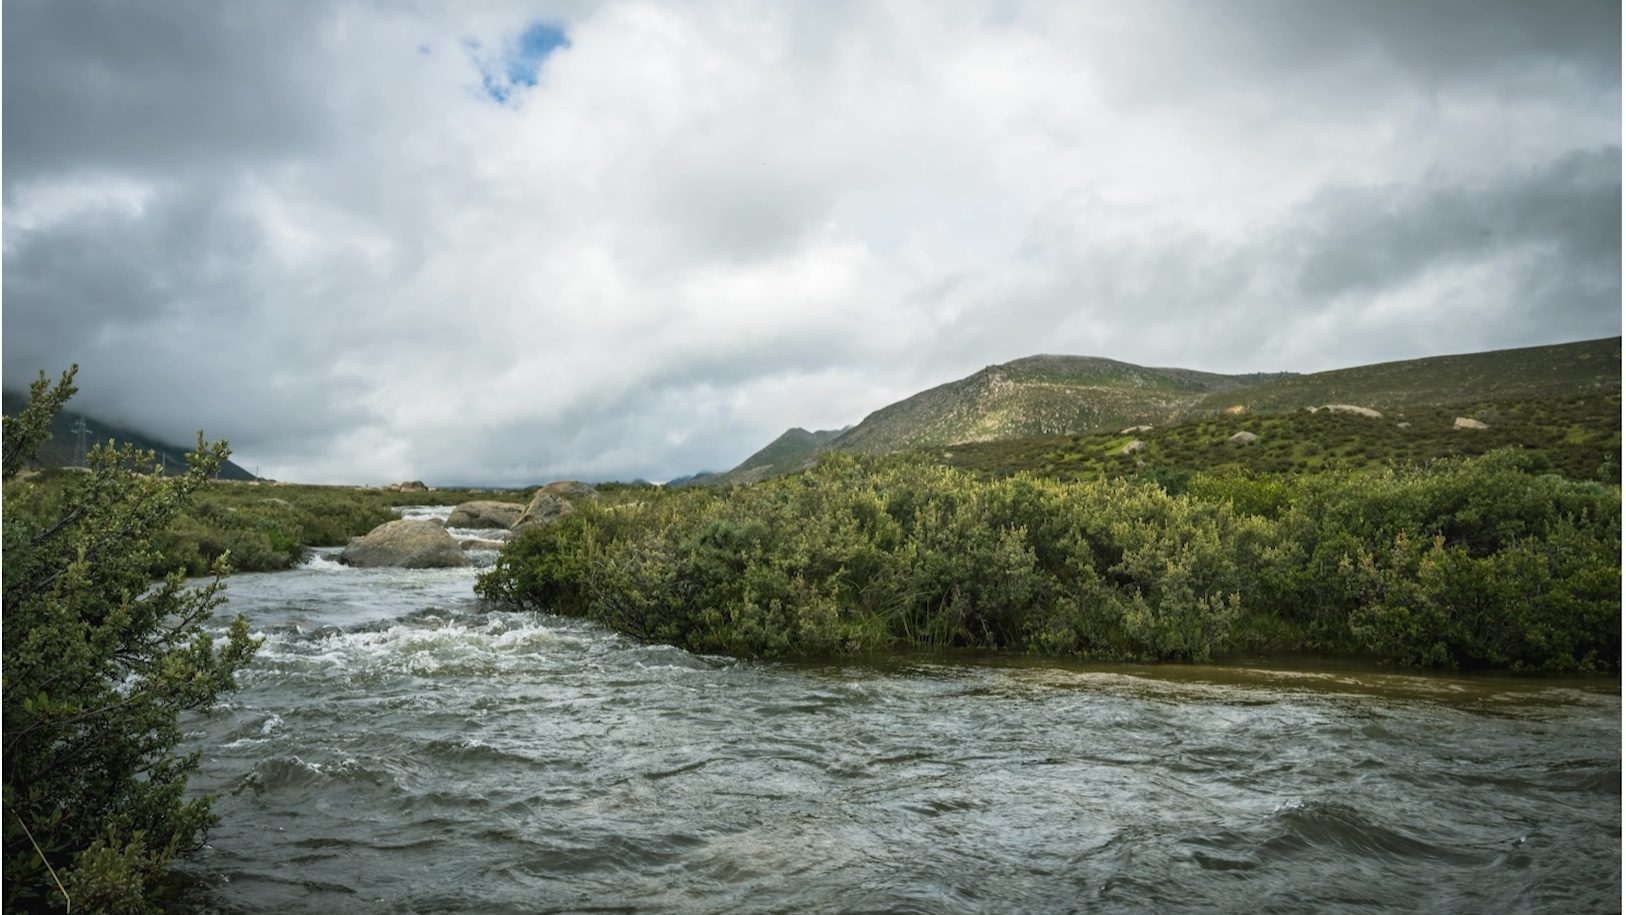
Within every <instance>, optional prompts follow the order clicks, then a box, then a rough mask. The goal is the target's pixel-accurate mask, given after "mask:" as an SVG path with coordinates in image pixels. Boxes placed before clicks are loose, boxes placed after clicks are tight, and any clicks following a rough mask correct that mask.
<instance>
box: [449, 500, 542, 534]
mask: <svg viewBox="0 0 1626 915" xmlns="http://www.w3.org/2000/svg"><path fill="white" fill-rule="evenodd" d="M524 512H525V506H523V505H520V504H518V503H515V502H496V501H490V500H480V501H476V502H464V503H463V504H461V505H459V506H457V507H456V508H454V509H452V513H451V515H449V516H448V517H447V518H446V526H447V527H460V528H483V529H484V528H504V529H506V528H509V527H512V526H513V524H514V522H515V521H518V520H519V516H520V515H521V514H523V513H524Z"/></svg>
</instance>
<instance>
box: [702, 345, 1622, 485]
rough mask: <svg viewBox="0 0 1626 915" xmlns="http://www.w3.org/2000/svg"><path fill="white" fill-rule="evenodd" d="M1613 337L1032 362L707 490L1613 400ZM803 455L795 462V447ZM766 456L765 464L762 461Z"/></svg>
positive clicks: (781, 454) (956, 385)
mask: <svg viewBox="0 0 1626 915" xmlns="http://www.w3.org/2000/svg"><path fill="white" fill-rule="evenodd" d="M1620 344H1621V338H1620V337H1618V336H1617V337H1605V338H1600V339H1596V340H1583V341H1577V342H1573V343H1560V344H1550V345H1544V346H1533V347H1516V348H1511V349H1502V350H1487V351H1484V352H1479V353H1464V354H1454V355H1446V356H1426V357H1422V358H1419V359H1405V360H1395V361H1391V362H1382V363H1372V364H1368V365H1360V366H1351V367H1347V368H1342V369H1330V370H1327V371H1324V372H1311V373H1303V374H1300V373H1293V372H1254V373H1248V374H1240V375H1225V374H1219V373H1214V372H1203V371H1198V370H1195V369H1184V368H1170V367H1147V366H1139V365H1135V364H1133V363H1128V362H1121V361H1118V360H1115V359H1109V358H1106V357H1101V356H1065V355H1053V354H1038V355H1033V356H1025V357H1022V358H1020V359H1014V360H1011V361H1010V362H1005V363H1000V364H997V365H990V366H986V367H984V368H982V369H980V370H978V371H976V372H973V373H972V374H971V375H968V376H966V377H964V378H961V379H958V380H955V381H950V382H947V383H945V384H941V385H937V386H935V387H932V388H928V389H926V390H924V391H921V392H920V393H918V394H914V395H912V396H910V397H906V398H904V399H903V400H900V401H897V402H895V403H892V404H888V405H887V406H884V407H882V408H880V409H878V410H875V411H874V412H872V413H870V414H869V415H868V416H866V417H864V419H863V420H862V421H861V422H859V423H858V424H856V425H854V426H851V427H849V428H848V429H847V430H846V431H844V432H843V433H842V434H840V435H838V436H836V437H835V438H833V439H830V440H828V441H825V442H823V443H822V444H821V443H808V442H806V441H805V440H804V439H801V438H800V437H796V436H792V433H794V432H803V433H804V434H806V433H805V430H801V429H791V430H788V431H787V432H786V433H784V434H783V435H781V436H780V437H779V438H777V439H775V440H774V442H773V443H771V444H770V445H769V446H768V447H766V448H764V449H762V450H761V451H759V452H757V454H754V455H752V457H750V458H747V459H746V460H745V461H744V462H742V463H741V464H740V465H739V466H738V467H736V468H734V469H733V470H730V471H727V472H725V473H721V474H716V475H713V476H710V477H708V478H706V479H705V480H704V482H705V483H707V484H709V485H716V484H731V483H745V482H755V481H756V480H760V479H764V478H766V477H768V476H773V475H776V474H777V473H786V472H793V471H795V470H800V469H805V468H807V467H809V466H811V465H812V463H813V461H814V460H815V459H816V458H817V456H818V454H819V453H820V452H821V451H824V450H830V449H833V450H840V451H854V452H860V453H865V454H888V453H892V452H896V451H906V450H912V449H918V448H937V447H947V446H951V445H960V444H966V443H978V442H991V441H1004V440H1010V439H1019V438H1030V437H1039V436H1046V435H1075V434H1084V433H1096V432H1103V431H1114V430H1117V429H1128V428H1133V427H1137V426H1154V427H1155V426H1160V425H1165V424H1168V423H1174V422H1180V421H1184V420H1188V419H1193V418H1197V417H1201V416H1211V415H1220V414H1227V413H1237V412H1249V413H1256V412H1283V411H1289V410H1296V409H1304V408H1309V407H1316V406H1323V405H1327V404H1335V403H1337V404H1342V403H1348V404H1358V405H1361V406H1365V407H1373V408H1379V409H1381V408H1394V407H1400V406H1408V405H1421V404H1433V405H1439V406H1445V405H1450V404H1453V403H1470V402H1474V401H1480V400H1486V399H1489V398H1492V397H1501V398H1520V397H1543V396H1560V395H1563V394H1566V393H1572V392H1582V391H1587V390H1599V389H1603V390H1613V391H1618V390H1619V389H1620V386H1621V385H1620V376H1621V373H1620ZM797 443H802V445H803V447H801V449H800V450H797V449H796V448H795V447H794V446H795V445H796V444H797ZM770 449H772V450H773V451H774V454H773V460H772V461H766V460H762V459H761V456H762V455H764V454H765V453H767V452H769V451H770Z"/></svg>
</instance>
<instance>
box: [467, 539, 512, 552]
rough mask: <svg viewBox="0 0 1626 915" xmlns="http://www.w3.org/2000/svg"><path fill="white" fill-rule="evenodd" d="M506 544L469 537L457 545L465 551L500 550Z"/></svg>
mask: <svg viewBox="0 0 1626 915" xmlns="http://www.w3.org/2000/svg"><path fill="white" fill-rule="evenodd" d="M506 543H507V541H505V540H487V539H485V538H483V537H469V538H467V539H465V540H459V541H458V542H457V545H458V547H459V548H460V549H465V550H500V549H502V548H503V546H504V545H505V544H506Z"/></svg>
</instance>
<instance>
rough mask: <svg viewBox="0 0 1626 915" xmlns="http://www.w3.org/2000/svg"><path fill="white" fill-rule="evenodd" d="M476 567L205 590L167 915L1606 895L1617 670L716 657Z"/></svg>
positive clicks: (1161, 907) (1499, 906)
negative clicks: (1439, 670) (229, 624)
mask: <svg viewBox="0 0 1626 915" xmlns="http://www.w3.org/2000/svg"><path fill="white" fill-rule="evenodd" d="M489 555H490V554H486V558H487V560H488V561H489ZM477 572H478V569H453V570H431V571H405V570H398V569H376V570H359V569H349V568H345V567H343V566H340V565H339V564H338V563H336V562H335V561H334V551H319V552H318V553H317V554H316V555H315V556H314V557H313V559H312V560H311V561H310V562H308V563H307V564H306V565H305V566H304V567H302V568H300V569H297V570H294V571H289V572H279V573H270V574H253V575H239V576H236V577H234V578H232V579H231V581H230V585H229V590H228V594H229V596H230V598H231V603H230V605H229V606H228V607H227V608H226V613H225V614H222V616H225V615H227V614H229V613H232V612H242V613H243V614H245V615H246V616H247V617H248V619H249V620H250V622H251V624H252V627H253V628H254V629H255V630H256V631H257V632H259V633H260V634H263V635H264V636H265V644H264V646H263V647H262V648H261V649H260V652H259V655H258V657H257V658H256V660H255V661H254V663H253V665H252V666H251V668H250V669H249V670H247V671H246V672H245V673H244V674H243V675H242V676H241V678H240V683H241V686H242V688H241V690H240V691H238V692H236V693H234V694H231V695H230V696H229V697H227V701H226V703H225V704H224V705H223V706H222V707H221V708H219V709H217V710H216V711H214V712H212V713H211V714H209V715H207V716H195V717H193V718H190V719H188V721H187V727H188V735H189V736H188V739H189V741H190V743H191V745H192V746H195V747H196V748H198V749H200V750H201V751H202V753H203V760H202V767H201V770H200V771H199V773H198V774H197V775H196V776H195V777H194V778H193V780H192V786H193V788H194V789H196V790H199V791H204V792H208V793H211V794H215V795H217V796H218V798H219V800H218V801H217V803H216V807H215V809H216V812H217V813H219V814H220V815H221V817H222V820H221V822H220V824H219V825H218V826H217V827H216V828H214V829H213V830H212V831H211V832H210V834H209V837H208V845H207V846H206V847H205V848H204V849H203V851H202V852H201V853H199V854H197V855H194V856H193V857H191V858H190V859H188V860H186V861H184V862H183V863H182V865H181V870H182V872H183V874H184V875H185V877H186V880H187V883H188V888H187V891H186V894H185V903H186V909H187V911H191V912H196V913H208V912H221V913H261V912H264V913H300V912H310V913H323V915H339V913H351V912H420V913H443V912H444V913H453V912H471V913H472V912H478V913H536V912H640V913H664V912H671V913H711V912H715V913H724V912H829V913H838V912H839V913H847V912H851V913H858V912H877V913H880V912H922V913H961V912H964V913H974V912H975V913H982V912H986V913H1011V912H1032V913H1049V912H1057V913H1059V912H1147V913H1152V912H1157V913H1163V912H1216V911H1218V912H1318V913H1320V912H1348V913H1355V912H1397V911H1406V912H1421V911H1428V912H1563V913H1574V912H1614V911H1620V908H1621V829H1620V827H1621V793H1620V789H1621V765H1620V756H1621V730H1620V722H1621V707H1620V682H1619V681H1618V680H1573V681H1555V680H1517V679H1510V678H1488V677H1474V678H1468V677H1450V676H1418V675H1404V674H1397V673H1388V672H1382V671H1374V670H1369V669H1353V668H1337V667H1314V666H1304V665H1301V666H1299V667H1296V668H1284V667H1248V666H1241V665H1231V666H1168V667H1164V666H1158V667H1134V666H1105V665H1076V664H1064V663H1053V662H1047V663H1034V662H1031V661H1029V662H1022V661H1016V660H1003V661H1001V660H999V659H981V660H977V659H957V660H956V659H944V658H919V657H916V658H902V659H890V660H879V661H875V662H867V663H857V662H854V663H842V662H837V663H819V664H814V663H766V662H753V661H737V660H732V659H728V658H720V657H698V656H695V655H691V654H688V653H686V652H683V651H680V650H677V649H674V648H670V647H663V646H646V645H640V644H637V643H635V642H631V641H629V640H627V639H625V638H622V637H620V636H618V635H615V634H613V633H611V632H609V631H607V630H604V629H602V628H599V627H597V626H594V625H590V624H587V623H583V622H581V621H576V620H568V619H563V618H558V617H551V616H547V615H542V614H533V613H510V612H504V611H500V610H496V609H494V608H492V607H489V606H485V605H482V604H481V603H479V602H478V601H477V600H476V599H475V598H474V596H473V592H472V590H471V588H472V585H473V582H474V578H475V575H476V574H477Z"/></svg>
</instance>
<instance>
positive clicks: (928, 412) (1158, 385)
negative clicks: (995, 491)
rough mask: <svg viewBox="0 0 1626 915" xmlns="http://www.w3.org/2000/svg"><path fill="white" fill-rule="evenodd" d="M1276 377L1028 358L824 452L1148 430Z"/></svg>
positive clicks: (952, 387)
mask: <svg viewBox="0 0 1626 915" xmlns="http://www.w3.org/2000/svg"><path fill="white" fill-rule="evenodd" d="M1285 377H1287V376H1286V375H1217V374H1214V373H1211V372H1197V371H1192V370H1190V369H1170V368H1146V367H1144V366H1138V365H1131V364H1129V363H1127V362H1117V361H1115V360H1112V359H1101V358H1097V357H1093V356H1048V355H1045V356H1029V357H1027V358H1025V359H1017V360H1016V361H1014V362H1007V363H1005V364H1003V365H991V366H989V367H987V368H985V369H983V370H982V371H980V372H977V373H976V374H974V375H972V376H970V377H969V378H963V379H961V380H959V381H951V382H949V383H948V384H944V385H939V386H937V387H935V388H932V389H930V390H928V391H923V392H921V393H919V394H916V395H915V396H913V397H910V398H907V399H905V400H901V401H899V402H897V403H895V404H892V405H891V406H888V407H883V408H881V409H879V410H877V411H875V412H874V413H871V414H870V415H869V416H867V417H865V418H864V421H863V422H861V423H859V424H858V425H857V426H854V427H853V428H852V430H851V431H849V432H847V433H846V434H845V435H843V436H841V437H840V438H839V439H837V440H836V441H834V442H833V443H831V447H832V448H837V449H840V450H842V451H858V452H863V453H866V454H887V453H891V452H894V451H903V450H907V449H910V448H926V447H937V446H941V445H951V444H956V443H959V442H987V441H999V440H1003V439H1011V438H1026V437H1029V436H1034V435H1070V434H1075V433H1081V432H1094V431H1096V430H1099V429H1105V428H1109V427H1121V426H1133V425H1141V424H1158V423H1164V422H1169V421H1170V420H1172V419H1174V418H1176V417H1178V416H1182V415H1185V414H1186V413H1187V412H1189V411H1190V410H1191V409H1192V408H1193V407H1194V406H1195V405H1196V404H1198V403H1199V402H1201V401H1202V400H1203V399H1204V398H1205V397H1208V396H1209V395H1212V394H1214V393H1216V392H1229V391H1236V390H1240V389H1244V388H1248V387H1251V386H1254V385H1257V384H1260V383H1263V382H1266V381H1273V380H1277V379H1281V378H1285Z"/></svg>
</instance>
